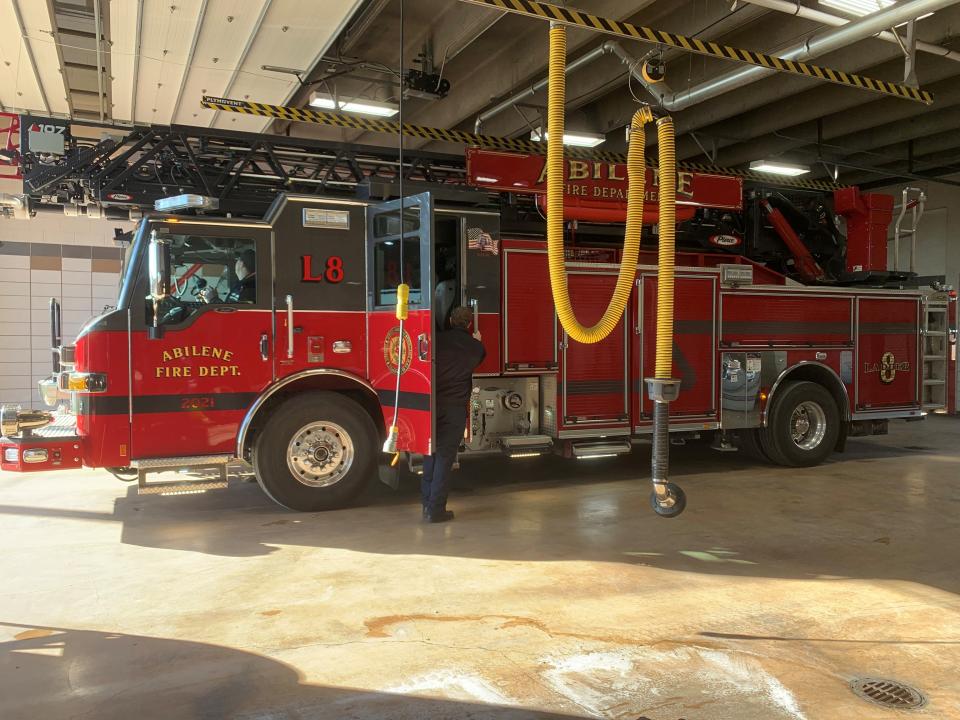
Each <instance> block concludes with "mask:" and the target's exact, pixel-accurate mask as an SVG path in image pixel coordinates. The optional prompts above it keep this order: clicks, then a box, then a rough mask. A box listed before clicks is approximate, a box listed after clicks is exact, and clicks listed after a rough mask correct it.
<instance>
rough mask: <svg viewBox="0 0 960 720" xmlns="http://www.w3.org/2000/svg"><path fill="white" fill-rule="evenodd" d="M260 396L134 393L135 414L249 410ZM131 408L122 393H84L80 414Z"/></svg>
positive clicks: (117, 412) (118, 412)
mask: <svg viewBox="0 0 960 720" xmlns="http://www.w3.org/2000/svg"><path fill="white" fill-rule="evenodd" d="M257 397H259V394H258V393H192V394H188V395H135V396H134V397H133V414H134V415H139V414H143V413H171V412H211V411H217V410H246V409H247V408H248V407H250V406H251V405H252V404H253V401H254V400H256V399H257ZM208 399H209V400H212V401H213V405H212V406H211V407H208V408H206V407H204V408H198V407H196V406H191V404H190V403H191V401H194V400H196V401H198V402H199V401H203V400H208ZM128 410H129V406H128V403H127V398H126V396H123V395H81V396H80V414H81V415H126V414H127V412H128Z"/></svg>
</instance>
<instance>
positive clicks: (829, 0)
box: [820, 0, 896, 17]
mask: <svg viewBox="0 0 960 720" xmlns="http://www.w3.org/2000/svg"><path fill="white" fill-rule="evenodd" d="M820 4H821V5H826V6H827V7H832V8H834V9H835V10H839V11H840V12H845V13H847V14H848V15H856V16H857V17H863V16H865V15H872V14H873V13H875V12H877V11H879V10H886V9H887V8H888V7H890V6H892V5H895V4H896V2H895V0H820Z"/></svg>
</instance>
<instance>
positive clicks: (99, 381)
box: [67, 372, 107, 393]
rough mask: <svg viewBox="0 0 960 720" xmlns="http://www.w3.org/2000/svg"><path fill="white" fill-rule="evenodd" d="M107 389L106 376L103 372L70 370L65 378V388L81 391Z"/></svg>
mask: <svg viewBox="0 0 960 720" xmlns="http://www.w3.org/2000/svg"><path fill="white" fill-rule="evenodd" d="M106 389H107V376H106V375H104V374H103V373H76V372H72V373H70V375H69V376H68V378H67V390H70V391H71V392H81V393H101V392H105V391H106Z"/></svg>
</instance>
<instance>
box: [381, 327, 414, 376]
mask: <svg viewBox="0 0 960 720" xmlns="http://www.w3.org/2000/svg"><path fill="white" fill-rule="evenodd" d="M402 344H403V350H402V354H401V350H400V346H401V339H400V328H399V327H394V328H390V331H389V332H388V333H387V337H386V338H384V340H383V361H384V362H385V363H386V364H387V369H388V370H389V371H390V372H392V373H395V372H397V365H398V364H399V365H400V374H401V375H402V374H403V373H405V372H406V371H407V370H408V369H409V368H410V362H411V360H413V342H412V341H411V340H410V335H409V333H407V331H406V330H404V331H403V340H402ZM398 358H402V360H400V359H398Z"/></svg>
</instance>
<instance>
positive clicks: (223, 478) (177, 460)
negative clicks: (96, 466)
mask: <svg viewBox="0 0 960 720" xmlns="http://www.w3.org/2000/svg"><path fill="white" fill-rule="evenodd" d="M233 460H234V457H233V456H232V455H199V456H193V457H169V458H144V459H142V460H132V461H131V462H130V467H131V468H133V469H135V470H136V471H137V494H138V495H188V494H192V493H203V492H207V491H208V490H221V489H223V488H225V487H227V485H228V482H227V465H228V464H229V463H230V462H231V461H233ZM210 469H216V470H217V471H218V474H219V478H218V479H216V480H211V479H210V478H209V477H201V478H197V479H196V480H171V481H165V482H153V483H148V482H147V474H148V473H158V472H170V471H176V470H210Z"/></svg>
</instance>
